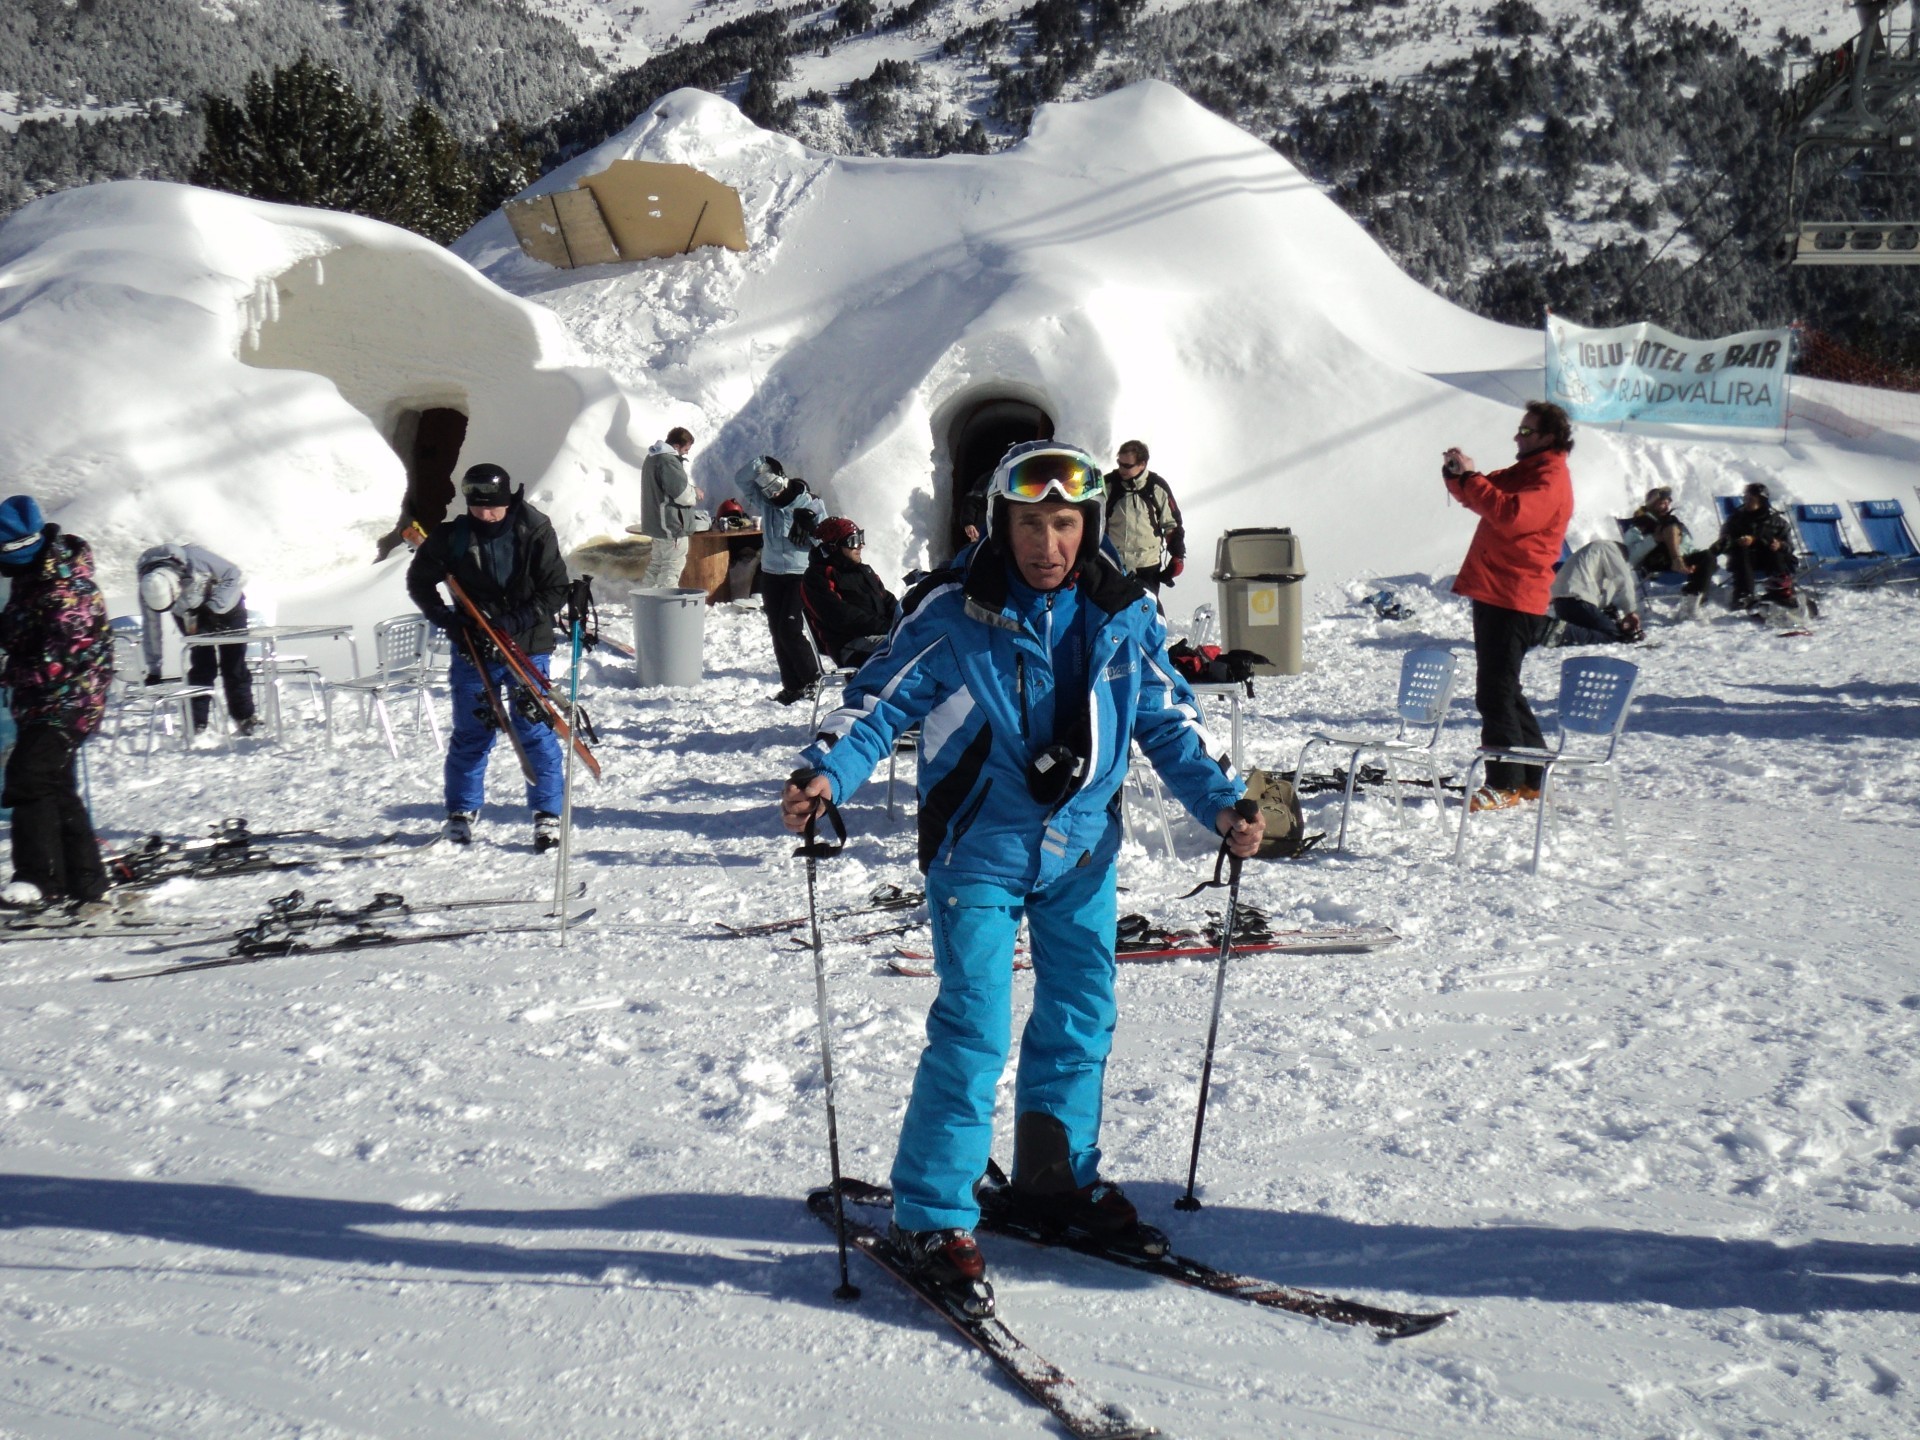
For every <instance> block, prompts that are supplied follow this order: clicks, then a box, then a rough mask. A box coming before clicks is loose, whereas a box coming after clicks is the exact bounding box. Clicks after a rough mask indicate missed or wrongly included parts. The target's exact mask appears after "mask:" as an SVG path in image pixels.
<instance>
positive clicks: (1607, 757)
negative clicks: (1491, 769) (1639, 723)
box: [1453, 655, 1640, 874]
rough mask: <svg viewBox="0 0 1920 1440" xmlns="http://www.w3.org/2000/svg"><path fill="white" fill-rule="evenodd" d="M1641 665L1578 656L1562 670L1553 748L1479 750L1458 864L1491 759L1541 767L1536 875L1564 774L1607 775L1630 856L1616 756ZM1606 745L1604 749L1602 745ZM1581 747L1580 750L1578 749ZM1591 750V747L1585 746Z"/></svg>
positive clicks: (1463, 810) (1456, 846)
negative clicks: (1480, 776) (1558, 779)
mask: <svg viewBox="0 0 1920 1440" xmlns="http://www.w3.org/2000/svg"><path fill="white" fill-rule="evenodd" d="M1639 681H1640V667H1639V666H1637V665H1635V664H1634V663H1633V662H1632V661H1629V660H1618V659H1615V658H1613V657H1612V656H1601V655H1576V656H1574V657H1573V658H1572V659H1569V660H1567V661H1565V662H1564V663H1562V665H1561V666H1560V713H1559V716H1558V728H1559V733H1558V735H1556V736H1555V740H1554V745H1553V748H1552V749H1548V750H1535V749H1532V748H1530V747H1525V746H1518V747H1501V746H1493V747H1488V746H1484V745H1483V746H1481V747H1480V750H1479V752H1478V753H1477V754H1476V755H1475V756H1474V757H1473V760H1472V762H1471V763H1470V764H1468V766H1467V791H1466V799H1465V800H1464V801H1463V802H1462V803H1461V806H1460V833H1459V835H1458V836H1457V837H1456V838H1455V840H1454V842H1453V858H1454V863H1456V864H1458V863H1459V862H1460V861H1461V860H1462V859H1463V858H1464V857H1465V855H1466V849H1467V821H1468V819H1469V818H1470V817H1471V816H1472V814H1473V792H1474V789H1475V784H1476V778H1475V777H1476V772H1478V771H1480V770H1481V768H1482V767H1483V766H1484V765H1486V763H1487V762H1488V761H1490V760H1504V761H1509V762H1512V763H1515V764H1521V765H1538V766H1539V767H1540V770H1541V774H1540V800H1539V806H1540V812H1539V814H1538V815H1537V816H1536V817H1535V819H1534V826H1533V863H1532V864H1531V865H1530V866H1529V867H1528V868H1529V869H1530V870H1531V871H1532V872H1533V873H1535V874H1538V873H1539V870H1540V849H1541V845H1542V843H1543V842H1544V840H1545V838H1546V833H1547V812H1548V810H1549V808H1550V807H1551V805H1552V803H1553V793H1554V792H1553V782H1554V777H1555V776H1556V775H1557V774H1558V773H1559V772H1560V771H1562V770H1566V771H1570V772H1578V773H1586V774H1593V773H1598V774H1601V775H1603V776H1604V777H1605V778H1606V781H1607V789H1608V792H1609V794H1610V796H1611V798H1612V801H1613V834H1614V842H1615V844H1617V845H1618V846H1619V847H1620V853H1621V854H1622V855H1625V854H1626V848H1627V829H1626V818H1625V816H1624V815H1623V814H1622V813H1621V808H1620V771H1619V766H1618V764H1617V762H1616V758H1615V756H1616V752H1617V751H1618V749H1619V746H1620V735H1621V732H1623V731H1624V730H1625V729H1626V728H1627V708H1628V707H1629V706H1630V705H1631V704H1632V703H1633V690H1634V686H1635V685H1637V684H1638V683H1639ZM1602 741H1604V742H1605V743H1604V746H1602V745H1601V742H1602ZM1576 747H1579V748H1576ZM1587 747H1591V748H1587Z"/></svg>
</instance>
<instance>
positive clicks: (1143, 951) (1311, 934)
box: [887, 926, 1400, 980]
mask: <svg viewBox="0 0 1920 1440" xmlns="http://www.w3.org/2000/svg"><path fill="white" fill-rule="evenodd" d="M1399 940H1400V936H1399V934H1398V933H1397V932H1395V931H1393V930H1388V929H1385V928H1384V927H1378V926H1359V927H1355V928H1352V929H1333V930H1276V931H1273V932H1272V934H1271V938H1269V939H1266V940H1255V941H1251V942H1249V943H1246V944H1242V943H1241V942H1240V941H1238V940H1236V941H1234V942H1233V953H1234V955H1235V956H1236V957H1238V956H1241V955H1368V954H1371V953H1373V952H1374V951H1376V950H1384V949H1386V948H1387V947H1388V946H1389V945H1394V944H1398V943H1399ZM1219 953H1220V947H1219V942H1218V941H1217V940H1203V939H1201V938H1199V937H1198V936H1193V935H1191V934H1190V932H1187V933H1183V932H1173V933H1171V934H1169V936H1168V937H1167V942H1166V943H1164V944H1160V945H1148V946H1138V947H1128V948H1121V949H1117V950H1115V951H1114V957H1113V958H1114V959H1115V960H1116V961H1118V962H1119V963H1120V964H1122V965H1156V964H1162V963H1165V962H1168V961H1173V960H1194V959H1209V960H1210V959H1212V958H1213V957H1215V956H1216V955H1218V954H1219ZM887 968H888V969H889V970H891V971H892V972H893V973H894V974H896V975H906V976H909V977H911V978H914V979H920V980H924V979H928V978H930V977H931V976H932V975H933V956H932V955H931V954H929V953H928V952H927V951H925V950H907V949H900V950H896V951H894V952H893V958H892V959H891V960H889V961H888V962H887ZM1013 968H1014V969H1016V970H1031V969H1032V968H1033V961H1031V960H1030V959H1028V958H1027V955H1026V951H1025V949H1024V947H1023V948H1022V949H1020V950H1018V951H1016V952H1015V953H1014V961H1013Z"/></svg>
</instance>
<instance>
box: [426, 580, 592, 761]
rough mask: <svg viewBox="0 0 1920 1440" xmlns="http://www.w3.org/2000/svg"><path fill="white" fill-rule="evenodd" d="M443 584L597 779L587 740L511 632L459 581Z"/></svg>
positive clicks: (556, 730) (555, 730)
mask: <svg viewBox="0 0 1920 1440" xmlns="http://www.w3.org/2000/svg"><path fill="white" fill-rule="evenodd" d="M447 588H448V589H449V590H451V591H452V592H453V598H454V599H455V600H457V601H458V602H459V603H460V608H461V609H463V610H465V611H466V612H467V614H468V615H470V616H472V617H473V620H474V623H475V624H477V625H478V626H479V627H480V633H481V634H483V635H485V636H486V637H487V639H488V640H489V641H491V642H492V644H493V648H494V649H496V650H498V651H499V652H500V658H501V659H503V660H505V661H506V662H507V668H508V669H509V670H511V671H512V672H513V674H514V678H515V679H517V680H518V681H519V682H520V683H521V684H522V685H524V686H526V687H527V689H528V690H530V691H531V692H532V693H533V698H534V699H535V701H537V702H538V703H539V706H540V708H541V709H542V710H544V711H545V712H546V714H547V718H548V719H549V720H551V721H552V722H553V730H554V733H555V734H556V735H558V736H559V737H560V738H561V739H562V740H565V741H566V742H567V743H568V744H569V745H571V746H573V753H574V754H576V755H578V756H579V757H580V762H581V764H583V765H585V766H586V767H587V769H588V770H589V771H590V772H591V773H592V775H593V778H594V779H596V780H598V779H599V778H600V762H599V760H597V759H596V758H595V757H594V753H593V751H591V750H589V749H588V748H587V742H586V741H584V740H582V739H581V738H580V737H579V736H578V735H576V734H574V733H573V727H572V726H571V725H569V724H568V723H567V717H566V715H565V714H564V713H563V712H562V711H561V709H560V707H559V706H558V705H556V704H555V703H554V701H553V687H552V685H550V684H549V683H548V682H547V679H546V677H545V676H544V675H542V674H541V673H540V672H539V671H538V670H536V669H534V668H533V666H532V665H530V664H528V663H527V652H526V651H524V650H522V649H521V648H520V647H519V646H518V645H516V644H514V643H513V639H512V637H511V636H508V635H504V634H502V633H501V632H500V631H499V629H498V628H496V627H495V625H494V623H493V622H492V621H491V620H489V619H488V618H487V617H486V615H485V613H484V612H482V610H481V609H480V607H479V606H478V605H476V604H474V603H473V600H472V599H471V597H469V596H468V594H467V592H466V590H465V589H463V588H462V587H461V584H460V582H459V581H458V580H456V579H454V578H453V576H451V575H449V576H447Z"/></svg>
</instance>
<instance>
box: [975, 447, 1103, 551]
mask: <svg viewBox="0 0 1920 1440" xmlns="http://www.w3.org/2000/svg"><path fill="white" fill-rule="evenodd" d="M1042 500H1063V501H1065V502H1067V503H1068V504H1070V505H1074V506H1076V507H1078V509H1079V511H1080V513H1081V515H1082V516H1083V517H1085V519H1086V531H1085V534H1084V536H1083V538H1082V539H1081V542H1080V553H1081V555H1082V557H1085V556H1088V555H1091V554H1093V553H1094V552H1095V551H1096V550H1098V549H1099V548H1100V541H1101V538H1102V536H1103V535H1104V534H1105V532H1106V518H1107V484H1106V479H1105V477H1104V476H1102V474H1101V473H1100V462H1099V461H1097V460H1095V459H1094V458H1093V456H1091V455H1089V454H1088V453H1087V452H1086V451H1085V450H1082V449H1081V448H1080V447H1079V446H1078V445H1065V444H1061V443H1060V442H1059V441H1056V440H1026V441H1022V442H1021V443H1020V444H1018V445H1014V446H1012V447H1010V448H1009V449H1008V451H1007V453H1006V454H1004V455H1002V456H1001V457H1000V463H999V464H998V465H996V466H994V467H993V478H992V479H990V480H988V481H987V536H988V538H989V539H991V540H994V541H996V542H999V543H1001V544H1004V543H1005V534H1006V520H1005V517H1003V516H1002V515H1001V513H1000V511H1001V507H1002V506H1005V505H1008V504H1029V505H1030V504H1035V503H1038V502H1039V501H1042Z"/></svg>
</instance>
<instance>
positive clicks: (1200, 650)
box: [1167, 640, 1267, 699]
mask: <svg viewBox="0 0 1920 1440" xmlns="http://www.w3.org/2000/svg"><path fill="white" fill-rule="evenodd" d="M1167 659H1168V660H1170V661H1172V662H1173V668H1174V669H1175V670H1176V671H1178V672H1179V673H1180V676H1181V678H1182V679H1184V680H1186V681H1187V682H1188V683H1190V684H1191V683H1194V682H1198V683H1200V684H1203V685H1230V684H1239V685H1245V686H1246V687H1247V697H1248V698H1249V699H1251V698H1252V697H1253V667H1254V666H1256V665H1265V664H1266V663H1267V657H1266V656H1264V655H1256V654H1254V653H1253V651H1251V650H1222V649H1221V648H1220V647H1219V646H1218V645H1189V644H1188V643H1187V642H1186V641H1185V640H1176V641H1175V642H1174V643H1173V644H1171V645H1169V646H1168V647H1167Z"/></svg>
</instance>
